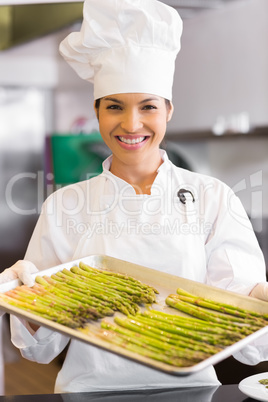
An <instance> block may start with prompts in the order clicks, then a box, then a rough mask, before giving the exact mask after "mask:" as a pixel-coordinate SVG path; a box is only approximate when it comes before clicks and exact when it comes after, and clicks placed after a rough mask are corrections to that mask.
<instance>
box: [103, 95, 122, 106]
mask: <svg viewBox="0 0 268 402" xmlns="http://www.w3.org/2000/svg"><path fill="white" fill-rule="evenodd" d="M103 100H104V101H110V102H115V103H119V104H120V105H123V103H124V102H122V101H120V100H119V99H116V98H110V97H106V98H104V99H103Z"/></svg>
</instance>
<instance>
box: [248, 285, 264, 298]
mask: <svg viewBox="0 0 268 402" xmlns="http://www.w3.org/2000/svg"><path fill="white" fill-rule="evenodd" d="M249 296H251V297H256V299H259V300H263V301H268V282H260V283H258V284H257V285H256V286H255V287H254V288H253V289H252V291H251V292H250V294H249Z"/></svg>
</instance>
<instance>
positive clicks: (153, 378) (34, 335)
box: [0, 0, 268, 392]
mask: <svg viewBox="0 0 268 402" xmlns="http://www.w3.org/2000/svg"><path fill="white" fill-rule="evenodd" d="M181 34H182V21H181V19H180V17H179V14H178V13H177V11H175V9H173V8H171V7H168V6H166V5H165V4H163V3H161V2H158V1H156V0H109V1H107V0H86V1H85V3H84V20H83V23H82V27H81V31H80V32H74V33H71V34H70V35H68V37H67V38H66V39H65V40H63V42H62V43H61V45H60V53H61V54H62V56H63V57H64V58H65V60H66V61H67V62H68V63H69V64H70V65H71V67H72V68H73V69H74V70H75V71H76V72H77V73H78V75H79V76H80V77H81V78H83V79H85V80H87V81H90V82H93V84H94V100H95V103H94V105H95V112H96V115H97V118H98V120H99V128H100V133H101V135H102V137H103V140H104V141H105V143H106V144H107V145H108V147H109V148H110V150H111V156H110V157H109V158H108V159H106V160H105V161H104V163H103V173H102V174H100V175H99V176H97V177H94V178H91V179H90V180H86V181H83V182H79V183H77V184H73V185H70V186H67V187H64V188H62V189H60V190H58V191H57V192H55V193H54V194H52V195H51V196H50V197H49V198H48V199H47V200H46V202H45V203H44V205H43V208H42V212H41V215H40V218H39V220H38V223H37V225H36V228H35V230H34V233H33V236H32V239H31V241H30V244H29V246H28V249H27V252H26V256H25V261H23V262H22V261H19V262H17V263H16V264H15V265H14V266H12V267H11V268H8V269H7V270H5V271H4V273H2V274H1V276H0V281H2V282H3V281H6V280H8V279H9V278H13V277H20V278H21V279H22V280H23V281H24V282H25V283H26V284H29V285H31V284H32V283H31V277H30V276H29V274H30V273H31V272H34V271H36V270H37V269H38V270H42V269H44V268H48V267H51V266H55V265H58V264H61V263H65V262H67V261H71V260H74V259H79V258H82V257H85V256H88V255H91V254H104V255H108V256H112V257H116V258H120V259H123V260H126V261H130V262H133V263H137V264H140V265H143V266H146V267H149V268H152V269H155V270H156V275H157V271H163V272H167V273H169V274H173V275H177V276H181V277H184V278H188V279H192V280H194V281H197V282H200V283H206V284H208V285H212V286H216V287H219V288H222V289H228V290H230V291H234V292H239V293H241V294H244V295H249V294H251V295H253V296H255V297H258V298H262V299H263V300H267V299H268V292H267V287H266V282H265V264H264V258H263V255H262V252H261V250H260V248H259V245H258V243H257V240H256V238H255V235H254V232H253V230H252V227H251V224H250V222H249V220H248V218H247V215H246V213H245V211H244V209H243V207H242V205H241V202H240V201H239V199H238V198H237V197H236V195H235V194H234V193H233V192H232V191H231V189H230V188H229V187H228V186H226V185H225V184H223V183H222V182H220V181H219V180H217V179H214V178H212V177H208V176H204V175H201V174H197V173H193V172H190V171H187V170H184V169H182V168H179V167H176V166H174V165H173V164H172V163H171V161H170V160H169V159H168V156H167V154H166V153H165V152H164V151H163V150H161V149H160V144H161V142H162V140H163V138H164V135H165V132H166V126H167V124H168V121H169V120H170V119H171V117H172V114H173V109H174V108H173V104H172V82H173V74H174V64H175V59H176V56H177V53H178V52H179V50H180V37H181ZM11 333H12V342H13V343H14V345H15V346H16V347H18V348H19V349H20V350H21V353H22V355H23V356H24V357H25V358H27V359H29V360H33V361H36V362H40V363H49V362H50V361H51V360H52V359H54V358H55V357H56V356H57V355H58V354H59V353H60V352H61V351H62V350H63V349H64V348H65V347H66V345H67V344H68V343H69V342H70V344H69V348H68V352H67V355H66V358H65V361H64V363H63V366H62V368H61V370H60V372H59V374H58V376H57V380H56V386H55V392H83V391H108V390H116V389H120V390H123V389H128V390H129V389H134V390H135V389H146V388H150V389H154V388H178V387H187V386H202V385H207V386H217V385H218V384H219V381H218V379H217V377H216V374H215V371H214V369H213V367H209V368H206V369H205V370H202V371H200V372H197V373H194V374H191V375H189V376H186V377H176V376H171V375H168V374H166V373H163V372H159V371H156V370H154V369H151V368H148V367H145V366H143V365H140V364H138V363H135V362H132V361H129V360H127V359H125V358H122V357H120V356H117V355H115V354H112V353H110V352H108V351H104V350H101V349H98V348H96V347H93V346H90V345H88V344H85V343H82V342H80V341H78V340H74V339H72V340H70V339H69V338H68V337H67V336H65V335H62V334H60V333H57V332H53V331H52V330H50V329H46V328H43V327H40V328H35V327H33V326H32V325H30V324H29V323H27V322H25V321H24V320H23V319H19V318H17V317H11ZM258 342H259V344H258V345H250V346H249V347H247V348H245V349H243V350H242V351H241V352H239V353H238V354H237V358H239V359H240V360H241V361H243V362H245V363H247V364H256V363H257V362H258V361H260V360H261V359H263V357H264V355H265V353H266V352H265V351H266V346H265V341H264V340H262V341H261V340H259V341H258ZM266 355H267V353H266ZM266 357H267V356H266Z"/></svg>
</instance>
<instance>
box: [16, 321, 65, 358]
mask: <svg viewBox="0 0 268 402" xmlns="http://www.w3.org/2000/svg"><path fill="white" fill-rule="evenodd" d="M10 329H11V341H12V343H13V345H14V346H16V347H17V348H18V349H19V350H20V352H21V354H22V356H23V357H25V358H26V359H28V360H31V361H34V362H37V363H44V364H47V363H50V362H51V361H52V360H53V359H54V358H55V357H56V356H58V354H59V353H60V352H62V350H63V349H64V348H65V346H66V345H67V344H68V342H69V338H68V337H67V336H65V335H62V334H60V333H58V332H55V331H52V330H50V329H48V328H44V327H40V328H39V329H38V330H37V331H36V332H35V333H34V332H33V331H32V330H31V328H30V326H29V324H28V323H27V322H26V321H24V320H22V319H20V318H18V317H15V316H10Z"/></svg>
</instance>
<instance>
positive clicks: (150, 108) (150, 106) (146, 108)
mask: <svg viewBox="0 0 268 402" xmlns="http://www.w3.org/2000/svg"><path fill="white" fill-rule="evenodd" d="M152 109H157V107H156V106H154V105H146V106H144V107H143V110H152Z"/></svg>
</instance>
